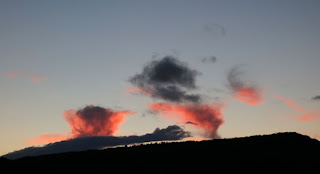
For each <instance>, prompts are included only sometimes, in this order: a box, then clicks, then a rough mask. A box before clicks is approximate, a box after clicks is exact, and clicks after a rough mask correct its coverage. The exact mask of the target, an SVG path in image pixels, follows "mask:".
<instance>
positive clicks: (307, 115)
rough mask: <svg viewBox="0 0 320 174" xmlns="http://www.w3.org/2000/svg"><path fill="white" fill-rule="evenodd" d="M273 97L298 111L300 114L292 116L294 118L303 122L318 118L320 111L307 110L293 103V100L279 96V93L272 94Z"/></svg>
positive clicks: (313, 120) (319, 117)
mask: <svg viewBox="0 0 320 174" xmlns="http://www.w3.org/2000/svg"><path fill="white" fill-rule="evenodd" d="M273 96H274V97H275V98H278V99H280V100H281V101H282V102H284V103H285V104H287V105H288V106H290V107H291V108H293V109H294V110H296V111H297V112H299V113H300V114H301V115H300V116H297V117H293V119H294V120H299V121H304V122H315V121H317V120H319V119H320V112H319V111H318V112H316V111H308V110H306V109H304V108H302V107H301V106H299V105H297V104H295V103H294V102H293V100H290V99H287V98H284V97H281V96H279V95H273Z"/></svg>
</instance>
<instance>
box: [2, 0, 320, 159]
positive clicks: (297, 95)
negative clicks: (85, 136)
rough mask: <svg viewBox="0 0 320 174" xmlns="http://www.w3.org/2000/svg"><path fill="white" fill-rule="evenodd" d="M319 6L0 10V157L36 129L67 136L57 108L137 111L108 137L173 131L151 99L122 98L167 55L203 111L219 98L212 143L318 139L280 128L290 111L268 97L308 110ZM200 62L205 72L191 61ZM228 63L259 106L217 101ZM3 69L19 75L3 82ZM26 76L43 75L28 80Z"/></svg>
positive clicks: (34, 6)
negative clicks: (279, 135)
mask: <svg viewBox="0 0 320 174" xmlns="http://www.w3.org/2000/svg"><path fill="white" fill-rule="evenodd" d="M319 7H320V3H319V1H316V0H315V1H311V0H310V1H293V0H290V1H289V0H288V1H121V2H119V1H36V0H31V1H22V0H21V1H16V0H13V1H9V0H8V1H6V0H4V1H1V2H0V22H1V27H0V38H1V39H0V75H1V76H0V139H1V140H2V143H1V144H0V154H4V153H7V152H9V151H13V150H17V149H19V148H23V147H25V146H26V145H25V144H24V143H25V141H27V140H28V139H30V138H33V137H36V136H38V135H41V134H44V133H45V132H49V133H67V132H70V127H69V126H68V124H67V123H66V122H65V120H64V119H63V117H62V113H63V111H65V110H68V109H75V110H77V109H79V108H82V107H84V106H86V105H91V104H93V105H99V106H103V107H108V108H113V109H115V110H132V111H134V112H137V113H136V114H135V115H132V116H130V117H128V120H127V122H125V123H124V124H123V125H121V126H120V131H119V133H118V135H125V134H145V133H147V132H151V131H153V130H154V129H155V128H156V127H162V128H163V127H166V126H167V125H170V124H173V123H174V122H172V121H169V120H164V119H162V118H161V116H159V115H158V116H157V115H148V114H147V112H146V109H147V107H146V104H147V103H150V102H153V101H154V100H152V99H150V98H148V97H146V96H139V95H127V94H125V90H126V89H127V88H131V87H132V85H131V84H130V83H129V82H128V79H129V77H131V76H133V75H135V74H137V73H139V72H141V70H142V68H143V66H144V65H145V64H146V63H148V62H150V61H151V60H155V59H160V58H162V57H164V56H166V55H172V56H174V57H177V58H178V59H179V60H181V61H183V62H187V63H188V65H189V67H192V68H193V69H196V70H198V71H199V72H201V75H200V76H199V77H198V79H197V85H198V86H200V87H201V89H199V91H201V92H203V93H206V94H207V95H208V96H209V97H211V98H212V100H213V101H212V102H216V100H214V98H216V97H218V98H219V100H224V99H226V100H228V101H229V102H228V104H227V106H226V108H225V109H224V117H225V124H224V125H223V126H222V127H221V128H220V129H219V134H220V135H221V137H235V136H248V135H253V134H266V133H272V132H278V131H297V132H300V133H303V134H308V135H310V136H313V137H315V136H319V135H320V129H319V120H317V121H315V122H299V121H296V120H290V119H286V118H287V117H290V116H298V115H299V113H297V112H296V111H295V110H294V109H292V108H290V107H289V106H288V105H285V104H283V102H281V101H280V100H278V99H276V98H274V97H272V95H271V94H278V95H281V96H284V97H286V98H289V99H292V100H294V101H295V103H296V104H298V105H300V106H302V107H304V108H306V109H307V110H317V109H318V108H319V105H320V101H313V100H311V97H314V96H317V95H320V79H319V74H320V70H319V65H320V57H319V56H320V49H319V48H320V34H319V31H320V20H319V17H320V11H319ZM211 56H215V57H216V58H217V61H216V62H215V63H207V64H203V63H202V62H201V59H203V58H205V57H211ZM234 66H239V67H240V68H241V70H243V71H244V76H245V78H247V79H248V80H249V81H252V82H253V83H255V84H257V86H259V87H260V88H262V89H263V90H264V91H265V99H264V102H263V103H262V104H261V105H259V106H250V105H245V104H243V103H241V102H239V101H237V100H234V99H232V97H231V96H230V95H229V94H228V89H227V87H226V84H227V80H226V76H227V73H228V71H229V70H230V69H231V68H232V67H234ZM12 72H19V73H20V75H16V76H15V77H11V78H8V77H7V75H8V73H12ZM21 74H22V75H21ZM35 76H36V77H45V78H44V79H43V80H39V81H38V82H34V81H32V78H33V77H35ZM210 102H211V101H210ZM186 129H190V130H192V128H190V127H188V126H186Z"/></svg>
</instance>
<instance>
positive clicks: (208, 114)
mask: <svg viewBox="0 0 320 174" xmlns="http://www.w3.org/2000/svg"><path fill="white" fill-rule="evenodd" d="M149 108H150V109H151V110H153V111H156V112H159V113H160V114H161V115H163V116H164V117H165V118H166V119H171V120H176V121H182V122H183V123H186V124H190V125H191V126H195V127H197V128H199V129H202V130H204V136H205V137H209V138H218V137H219V136H218V133H217V131H218V129H219V127H220V126H221V125H222V124H223V123H224V117H223V114H222V112H221V109H222V106H221V105H218V104H211V105H206V104H202V105H199V104H183V105H182V104H171V103H153V104H149Z"/></svg>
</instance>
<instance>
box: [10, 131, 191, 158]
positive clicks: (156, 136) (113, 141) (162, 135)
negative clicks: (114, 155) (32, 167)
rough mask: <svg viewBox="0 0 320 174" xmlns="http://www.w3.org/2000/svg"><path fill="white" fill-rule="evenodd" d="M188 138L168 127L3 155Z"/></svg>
mask: <svg viewBox="0 0 320 174" xmlns="http://www.w3.org/2000/svg"><path fill="white" fill-rule="evenodd" d="M186 137H190V133H189V132H186V131H184V130H183V129H182V128H181V127H179V126H177V125H172V126H168V127H167V128H164V129H159V128H156V129H155V130H154V131H153V132H152V133H150V134H145V135H141V136H123V137H115V136H94V137H79V138H74V139H69V140H66V141H61V142H56V143H52V144H47V145H45V146H43V147H28V148H25V149H22V150H19V151H15V152H12V153H9V154H7V155H5V157H6V158H8V159H17V158H22V157H26V156H39V155H46V154H56V153H63V152H75V151H84V150H89V149H101V148H105V147H111V146H118V145H126V144H134V143H144V142H151V141H166V140H181V139H183V138H186Z"/></svg>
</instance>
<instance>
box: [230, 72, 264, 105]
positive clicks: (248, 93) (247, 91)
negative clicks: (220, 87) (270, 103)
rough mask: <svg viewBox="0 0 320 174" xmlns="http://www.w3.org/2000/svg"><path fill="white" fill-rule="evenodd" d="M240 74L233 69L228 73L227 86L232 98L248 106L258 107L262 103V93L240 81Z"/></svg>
mask: <svg viewBox="0 0 320 174" xmlns="http://www.w3.org/2000/svg"><path fill="white" fill-rule="evenodd" d="M241 74H242V72H241V71H239V68H238V67H233V68H232V69H231V70H230V71H229V73H228V84H229V87H230V89H231V91H232V93H233V97H234V98H236V99H238V100H240V101H241V102H243V103H245V104H249V105H258V104H260V103H261V102H262V101H263V95H262V91H261V90H260V89H259V88H257V87H256V86H254V85H251V84H248V83H247V82H245V81H244V80H243V79H241V77H240V76H241Z"/></svg>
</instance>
